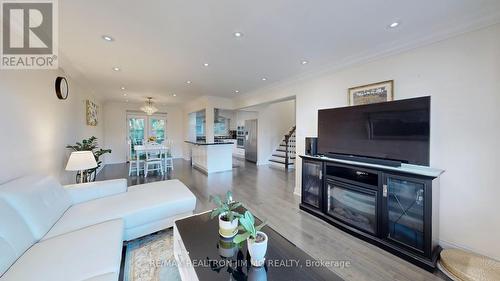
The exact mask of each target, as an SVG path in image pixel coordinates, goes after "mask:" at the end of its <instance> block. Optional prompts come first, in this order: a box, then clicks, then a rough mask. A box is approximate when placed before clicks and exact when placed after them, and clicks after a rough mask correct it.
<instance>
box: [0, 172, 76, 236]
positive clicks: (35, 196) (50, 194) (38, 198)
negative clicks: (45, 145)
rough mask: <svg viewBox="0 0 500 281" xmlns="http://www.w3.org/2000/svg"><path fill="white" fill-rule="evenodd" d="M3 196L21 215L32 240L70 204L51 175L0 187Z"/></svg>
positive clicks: (20, 179) (41, 234) (12, 182)
mask: <svg viewBox="0 0 500 281" xmlns="http://www.w3.org/2000/svg"><path fill="white" fill-rule="evenodd" d="M0 198H1V199H4V200H5V201H6V202H7V203H8V204H9V205H10V206H11V207H12V208H14V209H15V210H16V211H17V212H19V214H20V215H21V216H22V217H23V219H24V221H25V222H26V224H27V225H28V226H29V228H30V229H31V232H32V233H33V236H34V237H35V239H37V240H39V239H41V238H42V237H43V236H44V235H45V234H46V233H47V232H48V231H49V229H50V228H51V227H52V226H53V225H54V224H55V222H56V221H57V220H58V219H59V218H60V217H61V216H62V215H63V213H64V212H65V211H66V210H67V209H68V208H69V206H71V201H70V198H69V196H68V194H67V193H66V191H65V190H64V188H63V187H62V186H61V184H59V182H57V181H56V180H55V179H54V178H52V177H42V176H30V177H23V178H19V179H16V180H13V181H10V182H7V183H5V184H3V185H2V186H0Z"/></svg>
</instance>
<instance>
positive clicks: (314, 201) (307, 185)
mask: <svg viewBox="0 0 500 281" xmlns="http://www.w3.org/2000/svg"><path fill="white" fill-rule="evenodd" d="M322 192H323V162H318V161H312V160H306V159H303V160H302V203H303V204H307V205H310V206H312V207H314V208H317V209H318V210H321V207H322V206H321V205H322V204H321V201H322V200H321V198H322Z"/></svg>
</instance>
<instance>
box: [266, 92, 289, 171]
mask: <svg viewBox="0 0 500 281" xmlns="http://www.w3.org/2000/svg"><path fill="white" fill-rule="evenodd" d="M294 125H295V100H288V101H282V102H277V103H272V104H266V105H263V106H261V107H260V108H259V110H258V118H257V126H258V134H257V164H259V165H263V164H268V163H269V162H268V161H269V158H271V155H272V154H273V152H274V150H275V149H276V148H277V146H278V145H279V144H280V143H281V141H282V140H283V138H284V136H285V134H286V133H288V131H290V129H291V127H293V126H294Z"/></svg>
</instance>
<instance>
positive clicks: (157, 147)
mask: <svg viewBox="0 0 500 281" xmlns="http://www.w3.org/2000/svg"><path fill="white" fill-rule="evenodd" d="M169 149H170V148H169V147H168V146H167V145H164V144H139V145H134V150H135V153H136V157H135V161H136V167H140V166H139V165H140V158H141V157H140V156H141V154H145V153H147V152H151V151H161V154H162V155H166V152H168V150H169ZM164 152H165V153H164ZM139 170H140V169H139V168H137V176H139Z"/></svg>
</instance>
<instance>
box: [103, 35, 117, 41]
mask: <svg viewBox="0 0 500 281" xmlns="http://www.w3.org/2000/svg"><path fill="white" fill-rule="evenodd" d="M102 39H103V40H105V41H108V42H112V41H115V39H113V37H111V36H109V35H103V36H102Z"/></svg>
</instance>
